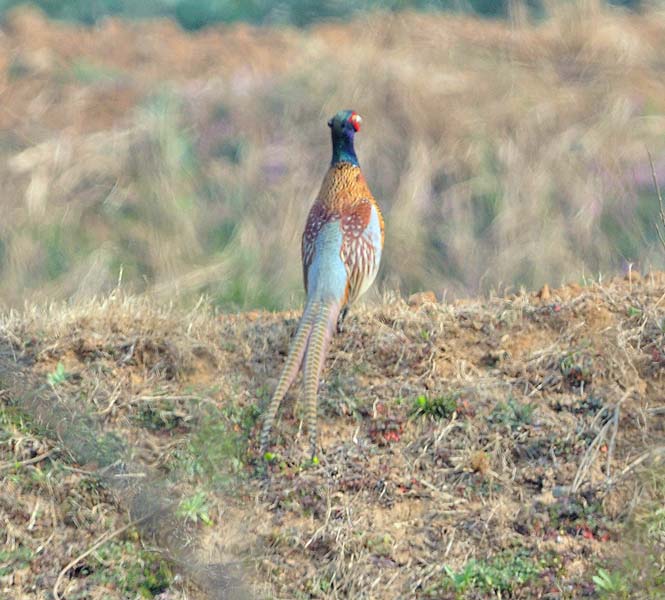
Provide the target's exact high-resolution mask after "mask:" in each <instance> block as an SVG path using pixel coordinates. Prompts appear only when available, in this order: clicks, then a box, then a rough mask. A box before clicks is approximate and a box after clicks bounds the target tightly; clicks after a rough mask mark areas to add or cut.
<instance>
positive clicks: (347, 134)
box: [328, 110, 362, 166]
mask: <svg viewBox="0 0 665 600" xmlns="http://www.w3.org/2000/svg"><path fill="white" fill-rule="evenodd" d="M361 122H362V119H361V117H360V115H359V114H358V113H357V112H355V111H353V110H340V111H339V112H338V113H337V114H336V115H335V116H334V117H332V119H330V120H329V121H328V127H330V131H331V135H332V147H333V153H332V164H335V163H339V162H348V163H351V164H352V165H356V166H357V165H358V157H357V156H356V151H355V149H354V148H353V138H354V136H355V134H356V132H358V131H360V123H361Z"/></svg>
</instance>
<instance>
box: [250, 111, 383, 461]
mask: <svg viewBox="0 0 665 600" xmlns="http://www.w3.org/2000/svg"><path fill="white" fill-rule="evenodd" d="M328 124H329V126H330V127H331V129H332V141H333V159H332V164H331V166H330V169H329V170H328V173H327V174H326V176H325V177H324V180H323V183H322V185H321V190H320V192H319V194H318V196H317V198H316V201H315V202H314V204H313V206H312V208H311V209H310V212H309V216H308V218H307V224H306V226H305V231H304V233H303V236H302V263H303V278H304V283H305V292H306V294H307V300H306V303H305V309H304V311H303V316H302V318H301V321H300V325H299V326H298V330H297V332H296V335H295V338H294V340H293V343H292V345H291V349H290V351H289V356H288V358H287V360H286V365H285V366H284V369H283V371H282V375H281V377H280V380H279V383H278V384H277V388H276V390H275V393H274V394H273V397H272V399H271V401H270V404H269V405H268V409H267V411H266V416H265V420H264V423H263V429H262V431H261V452H264V451H265V448H266V447H267V443H268V438H269V436H270V430H271V428H272V425H273V422H274V420H275V415H276V414H277V409H278V408H279V404H280V402H281V400H282V398H283V397H284V395H285V394H286V391H287V390H288V388H289V386H290V385H291V383H292V382H293V380H294V379H295V377H296V375H297V374H298V370H299V369H300V366H301V365H304V388H305V407H306V423H307V428H308V433H309V441H310V449H311V453H312V456H315V454H316V443H317V432H316V422H317V418H316V405H317V401H316V394H317V389H318V385H319V378H320V374H321V370H322V368H323V364H324V360H325V356H326V351H327V348H328V344H329V343H330V339H331V338H332V335H333V332H334V331H335V327H336V324H337V319H338V316H339V314H340V311H341V310H342V309H346V307H347V306H348V305H349V304H351V303H352V302H354V301H355V300H357V299H358V298H359V297H360V296H361V295H362V294H364V293H365V292H366V291H367V289H368V288H369V287H370V286H371V284H372V282H373V281H374V279H375V278H376V275H377V272H378V270H379V263H380V260H381V251H382V248H383V239H384V223H383V216H382V214H381V210H380V209H379V206H378V204H377V203H376V201H375V200H374V197H373V196H372V193H371V192H370V190H369V187H368V185H367V182H366V181H365V178H364V177H363V174H362V172H361V170H360V166H359V165H358V159H357V158H356V155H355V150H354V147H353V139H354V134H355V132H356V131H358V129H359V127H360V117H359V115H357V114H356V113H355V112H353V111H340V112H339V113H337V115H335V117H333V118H332V119H331V120H330V121H329V122H328Z"/></svg>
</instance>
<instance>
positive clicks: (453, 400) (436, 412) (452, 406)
mask: <svg viewBox="0 0 665 600" xmlns="http://www.w3.org/2000/svg"><path fill="white" fill-rule="evenodd" d="M458 396H459V395H458V394H455V393H451V394H446V395H445V396H438V397H436V398H428V397H427V396H424V395H423V396H418V398H416V401H415V403H414V407H413V410H412V414H413V415H414V416H417V417H423V416H430V417H432V418H434V419H450V417H452V416H453V413H454V412H455V411H456V410H457V398H458Z"/></svg>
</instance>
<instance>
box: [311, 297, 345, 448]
mask: <svg viewBox="0 0 665 600" xmlns="http://www.w3.org/2000/svg"><path fill="white" fill-rule="evenodd" d="M339 311H340V305H339V303H338V302H332V303H331V302H328V303H325V304H321V305H320V307H319V310H318V314H317V315H316V316H315V318H314V322H313V324H312V332H311V334H310V336H309V341H308V342H307V351H306V354H305V373H304V376H305V411H306V412H305V416H306V420H307V430H308V432H309V445H310V451H311V455H312V458H314V457H315V456H316V446H317V431H316V421H317V402H316V394H317V391H318V387H319V377H320V376H321V369H322V368H323V364H324V361H325V357H326V352H327V350H328V344H329V343H330V339H331V338H332V334H333V332H334V331H335V327H336V326H337V317H338V316H339Z"/></svg>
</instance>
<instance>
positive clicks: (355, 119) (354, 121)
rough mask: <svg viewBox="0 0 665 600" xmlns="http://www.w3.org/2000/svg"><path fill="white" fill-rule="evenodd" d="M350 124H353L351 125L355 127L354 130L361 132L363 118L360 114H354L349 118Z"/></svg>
mask: <svg viewBox="0 0 665 600" xmlns="http://www.w3.org/2000/svg"><path fill="white" fill-rule="evenodd" d="M349 123H351V125H353V128H354V129H355V130H356V131H360V124H361V123H362V118H361V117H360V115H359V114H358V113H353V114H352V115H351V116H350V117H349Z"/></svg>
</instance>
